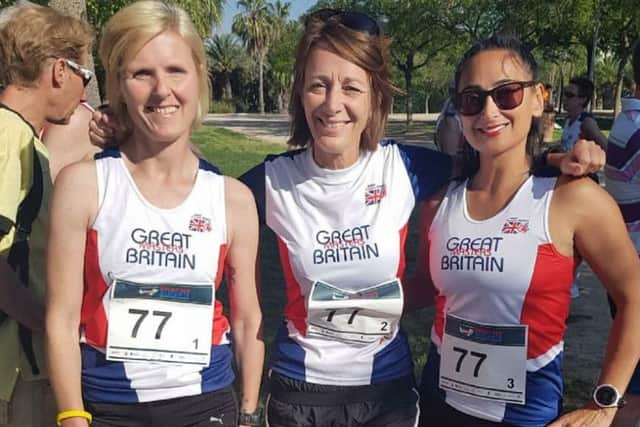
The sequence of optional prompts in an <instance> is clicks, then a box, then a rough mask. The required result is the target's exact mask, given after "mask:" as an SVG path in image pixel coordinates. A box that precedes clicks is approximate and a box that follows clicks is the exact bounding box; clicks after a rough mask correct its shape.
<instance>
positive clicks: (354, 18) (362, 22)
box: [305, 9, 380, 36]
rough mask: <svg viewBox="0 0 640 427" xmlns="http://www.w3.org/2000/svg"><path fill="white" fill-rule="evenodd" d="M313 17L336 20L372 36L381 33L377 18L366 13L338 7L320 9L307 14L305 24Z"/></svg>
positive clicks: (351, 28) (322, 19)
mask: <svg viewBox="0 0 640 427" xmlns="http://www.w3.org/2000/svg"><path fill="white" fill-rule="evenodd" d="M312 19H319V20H321V21H325V22H328V21H331V20H334V21H335V22H337V23H339V24H342V25H344V26H345V27H347V28H349V29H350V30H354V31H361V32H364V33H367V34H370V35H372V36H379V35H380V26H379V25H378V23H377V22H376V20H375V19H373V18H372V17H370V16H369V15H367V14H366V13H361V12H350V11H346V10H338V9H320V10H316V11H315V12H313V13H311V14H310V15H309V16H307V19H306V20H305V25H307V24H308V23H309V21H310V20H312Z"/></svg>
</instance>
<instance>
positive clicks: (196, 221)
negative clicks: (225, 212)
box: [189, 214, 211, 233]
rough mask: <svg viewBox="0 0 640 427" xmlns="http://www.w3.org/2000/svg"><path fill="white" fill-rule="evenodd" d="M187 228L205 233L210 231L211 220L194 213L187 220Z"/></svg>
mask: <svg viewBox="0 0 640 427" xmlns="http://www.w3.org/2000/svg"><path fill="white" fill-rule="evenodd" d="M189 230H191V231H197V232H199V233H205V232H207V231H211V220H210V219H209V218H205V217H203V216H202V215H200V214H195V215H193V216H192V217H191V220H189Z"/></svg>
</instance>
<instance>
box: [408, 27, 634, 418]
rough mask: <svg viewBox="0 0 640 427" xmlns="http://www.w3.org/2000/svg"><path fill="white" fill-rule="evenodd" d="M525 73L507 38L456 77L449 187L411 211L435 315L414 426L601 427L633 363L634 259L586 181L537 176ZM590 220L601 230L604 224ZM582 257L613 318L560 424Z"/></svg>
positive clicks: (531, 84) (606, 200) (619, 402)
mask: <svg viewBox="0 0 640 427" xmlns="http://www.w3.org/2000/svg"><path fill="white" fill-rule="evenodd" d="M536 70H537V63H536V61H535V58H534V57H533V55H532V54H531V52H530V51H529V50H528V49H527V47H526V46H525V45H523V44H522V43H521V42H520V41H519V40H518V39H516V38H515V37H512V36H501V35H496V36H493V37H490V38H488V39H484V40H480V41H478V42H477V43H476V44H474V45H473V46H472V47H471V48H470V49H469V50H467V52H466V53H465V55H464V56H463V58H462V60H461V62H460V64H459V65H458V67H457V69H456V74H455V76H456V79H455V82H456V106H457V109H458V113H459V114H460V116H461V119H462V122H463V129H464V136H465V140H466V143H465V148H464V152H465V155H464V159H465V163H464V164H463V167H462V174H461V175H462V176H461V178H460V179H458V180H456V181H454V182H452V183H451V184H450V185H449V186H448V188H446V189H444V190H443V191H441V192H439V194H437V195H436V196H435V197H433V198H431V199H430V200H428V201H426V202H424V203H423V204H422V205H421V213H420V225H421V233H420V235H421V240H420V242H421V246H420V249H419V255H418V260H417V263H416V265H417V268H418V272H419V274H420V275H421V276H422V279H423V282H425V283H427V284H428V283H430V281H431V280H432V282H433V285H434V286H435V307H436V315H435V320H434V323H433V327H432V330H431V341H432V344H431V347H430V351H429V355H428V358H427V364H426V366H425V368H424V372H423V376H422V382H421V386H420V392H421V405H422V410H423V411H422V412H423V418H422V425H424V426H431V425H434V426H439V427H463V426H474V427H489V426H502V427H508V426H514V427H525V426H549V427H567V426H589V427H596V426H597V427H605V426H609V425H610V423H611V422H612V420H613V418H614V416H615V414H616V411H618V408H620V407H622V406H624V399H623V398H622V394H623V393H624V390H625V388H626V387H627V384H628V382H629V379H630V377H631V374H632V372H633V369H634V367H635V365H636V363H637V361H638V357H639V356H640V335H639V334H638V333H637V332H636V330H637V325H638V324H639V322H640V260H639V259H638V257H637V256H636V255H635V251H634V248H633V244H632V243H631V241H630V239H629V238H628V235H627V233H626V230H625V227H624V222H623V220H622V217H621V215H620V212H619V210H618V208H617V206H616V205H615V203H614V201H613V200H612V199H611V197H609V195H608V194H607V193H606V192H605V191H604V190H603V189H602V188H601V187H600V186H598V185H597V184H595V183H594V182H593V181H592V180H590V179H588V178H578V179H576V178H572V177H567V176H560V177H558V178H555V177H550V178H547V177H542V176H537V175H536V169H535V167H534V163H533V159H534V153H535V149H536V147H537V146H538V145H539V144H540V134H539V129H540V127H539V120H540V117H541V115H542V112H543V109H544V103H543V97H542V92H541V85H540V84H539V83H538V81H537V80H536ZM602 218H607V220H606V221H602ZM580 258H584V259H585V260H586V261H587V262H588V263H589V264H590V265H591V267H592V269H593V270H594V271H595V272H596V273H597V275H598V277H599V279H600V280H601V281H602V283H603V285H604V286H605V287H606V289H607V290H608V292H609V293H610V294H611V296H612V298H613V299H614V301H615V302H616V303H617V305H618V306H619V307H620V312H619V313H618V316H616V319H615V321H614V323H613V326H612V328H611V332H610V335H609V343H608V346H607V352H606V355H605V357H604V360H603V364H602V369H601V373H600V377H599V379H598V382H597V386H596V387H595V389H594V392H593V399H592V400H591V401H589V402H588V403H587V404H586V405H585V406H584V407H583V408H581V409H578V410H575V411H572V412H570V413H568V414H565V415H563V416H562V417H560V414H561V411H562V399H563V380H562V357H563V335H564V331H565V329H566V319H567V315H568V313H569V306H570V296H569V290H570V286H571V282H572V279H573V276H574V271H575V267H576V265H577V263H578V262H579V259H580Z"/></svg>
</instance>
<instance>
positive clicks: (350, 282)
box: [241, 141, 450, 386]
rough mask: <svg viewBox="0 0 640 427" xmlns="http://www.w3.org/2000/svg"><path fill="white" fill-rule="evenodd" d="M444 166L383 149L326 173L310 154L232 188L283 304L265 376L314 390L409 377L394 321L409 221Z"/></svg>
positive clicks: (435, 158) (413, 150)
mask: <svg viewBox="0 0 640 427" xmlns="http://www.w3.org/2000/svg"><path fill="white" fill-rule="evenodd" d="M449 174H450V159H449V158H448V157H447V156H444V155H442V154H441V153H438V152H436V151H433V150H429V149H425V148H422V147H417V146H403V145H399V144H395V143H394V142H392V141H386V142H384V143H383V144H381V145H380V146H379V147H378V148H377V150H376V151H373V152H362V153H361V155H360V158H359V159H358V161H357V162H356V163H355V164H354V165H352V166H351V167H349V168H346V169H342V170H327V169H323V168H321V167H319V166H318V165H317V164H316V163H315V161H314V160H313V155H312V150H311V149H302V150H298V151H294V152H288V153H285V154H282V155H279V156H270V157H268V158H267V160H266V161H265V162H264V163H263V164H261V165H259V166H258V167H256V168H254V169H253V170H251V171H249V172H248V173H247V174H245V175H244V176H243V177H242V178H241V179H242V180H243V181H244V182H245V183H246V184H247V185H248V186H249V188H251V189H252V191H253V192H254V195H255V197H256V201H257V203H258V210H259V212H260V213H261V215H262V216H263V218H264V219H265V220H266V224H267V225H268V226H269V228H270V229H271V230H273V232H274V233H275V235H276V237H277V239H278V245H279V251H280V262H281V266H282V270H283V272H284V280H285V287H286V294H287V303H286V307H285V311H284V316H285V325H284V327H283V328H282V329H281V331H280V333H279V334H278V336H277V338H276V340H275V343H274V345H273V347H272V369H273V370H274V371H276V372H278V373H280V374H282V375H284V376H286V377H289V378H293V379H296V380H300V381H306V382H310V383H315V384H328V385H343V386H350V385H366V384H372V383H379V382H383V381H390V380H394V379H399V378H402V377H407V376H412V375H413V363H412V358H411V354H410V350H409V345H408V342H407V338H406V336H405V334H404V333H403V332H402V330H401V329H400V327H399V324H398V320H399V317H400V315H401V313H402V304H403V301H402V286H401V283H400V280H399V278H401V277H402V275H403V272H404V267H405V253H404V246H405V239H406V234H407V223H408V221H409V215H410V214H411V211H412V209H413V207H414V204H415V200H416V199H422V198H424V197H427V196H428V195H430V194H432V193H433V192H435V191H436V190H437V189H438V188H440V187H441V186H442V185H444V184H445V183H446V181H447V180H448V176H449Z"/></svg>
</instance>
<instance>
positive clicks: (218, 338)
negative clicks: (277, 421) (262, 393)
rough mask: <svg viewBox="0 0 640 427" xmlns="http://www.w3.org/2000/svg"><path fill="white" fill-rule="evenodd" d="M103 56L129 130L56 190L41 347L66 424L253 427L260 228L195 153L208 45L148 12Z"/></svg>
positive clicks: (129, 15)
mask: <svg viewBox="0 0 640 427" xmlns="http://www.w3.org/2000/svg"><path fill="white" fill-rule="evenodd" d="M100 57H101V60H102V63H103V64H105V72H106V83H107V85H106V93H107V98H108V100H109V101H110V104H111V105H113V106H114V114H115V115H116V117H118V119H119V120H120V121H121V122H122V123H124V124H125V125H126V127H127V128H128V130H129V132H128V133H127V136H126V137H125V139H124V140H123V141H121V144H120V146H119V147H118V148H114V149H110V150H106V151H104V152H103V153H101V154H100V155H99V156H97V158H96V160H92V161H86V162H79V163H74V164H72V165H70V166H68V167H66V168H64V169H63V170H62V171H61V172H60V173H59V174H58V177H57V180H56V186H55V191H54V194H53V198H52V204H51V229H50V234H49V241H48V245H47V254H48V256H47V314H46V325H47V328H46V333H47V350H48V361H49V367H50V373H51V383H52V385H53V389H54V393H55V397H56V402H57V405H58V409H59V413H58V416H57V421H58V423H59V425H61V426H63V427H70V426H87V425H89V424H91V425H93V426H97V427H103V426H138V427H143V426H149V425H155V426H166V427H169V426H171V427H174V426H196V425H198V426H200V425H220V426H227V427H236V426H238V425H241V426H258V425H260V422H261V420H260V419H259V417H258V416H257V415H256V411H257V409H258V395H259V388H260V380H261V376H262V366H263V356H264V345H263V342H262V339H261V321H262V315H261V310H260V305H259V302H258V293H257V282H256V281H257V278H256V269H255V265H256V253H257V245H258V222H257V217H256V212H255V203H254V201H253V198H252V196H251V193H250V192H249V190H248V189H247V188H246V187H245V186H244V185H243V184H241V183H240V182H238V181H237V180H235V179H233V178H228V177H224V176H222V175H221V174H220V173H219V171H218V169H217V168H216V167H215V166H213V165H212V164H210V163H209V162H207V161H205V160H202V159H200V158H198V157H197V156H196V155H195V154H194V153H193V152H192V150H191V143H190V137H191V132H192V129H194V128H195V127H196V126H198V125H199V123H200V121H201V119H202V116H203V114H205V113H206V111H207V110H208V102H209V99H208V96H209V88H208V82H209V80H208V76H207V68H206V59H205V53H204V46H203V43H202V40H201V38H200V37H199V35H198V33H197V31H196V29H195V27H194V26H193V24H192V23H191V21H190V20H189V17H188V15H187V13H186V12H185V11H184V10H182V9H181V8H179V7H178V6H175V5H172V4H169V3H164V2H160V1H139V2H135V3H132V4H130V5H128V6H126V7H124V8H122V9H120V10H119V11H118V12H117V13H116V14H115V15H114V16H113V17H112V18H111V19H110V20H109V21H108V22H107V24H106V26H105V28H104V32H103V36H102V40H101V44H100ZM223 273H224V275H225V276H226V281H227V285H228V289H229V294H230V297H229V301H230V308H231V310H230V316H229V318H227V316H226V315H225V314H224V313H223V307H222V304H221V302H220V299H219V293H218V289H219V287H220V285H221V281H222V277H223ZM231 331H233V334H231ZM232 343H233V349H232V345H231V344H232ZM234 357H235V366H237V369H238V371H239V377H240V381H239V382H240V389H241V390H242V398H241V401H240V413H238V409H239V408H238V402H237V400H236V397H235V392H234V389H233V381H234V371H233V365H234V362H233V359H234Z"/></svg>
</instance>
